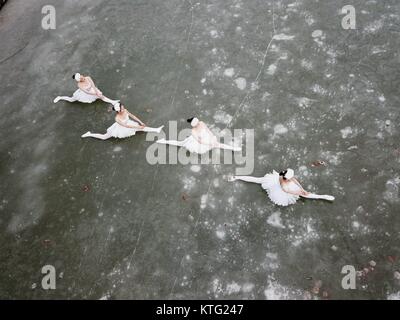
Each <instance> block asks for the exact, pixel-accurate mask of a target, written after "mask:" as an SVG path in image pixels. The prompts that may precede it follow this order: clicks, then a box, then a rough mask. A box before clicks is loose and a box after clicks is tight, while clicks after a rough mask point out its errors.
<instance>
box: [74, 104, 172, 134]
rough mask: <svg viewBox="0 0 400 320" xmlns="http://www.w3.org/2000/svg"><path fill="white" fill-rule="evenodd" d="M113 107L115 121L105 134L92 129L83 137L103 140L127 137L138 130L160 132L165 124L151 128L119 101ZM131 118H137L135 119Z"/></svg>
mask: <svg viewBox="0 0 400 320" xmlns="http://www.w3.org/2000/svg"><path fill="white" fill-rule="evenodd" d="M113 109H114V111H115V112H117V115H116V116H115V123H114V124H113V125H112V126H111V127H109V128H108V129H107V132H106V133H105V134H99V133H91V132H90V131H88V132H86V133H85V134H83V135H82V138H88V137H92V138H97V139H101V140H106V139H109V138H112V137H113V138H127V137H130V136H134V135H135V134H136V132H137V131H144V132H156V133H160V132H161V130H162V128H163V127H164V126H161V127H158V128H150V127H148V126H146V125H145V124H144V123H143V122H142V121H141V120H140V119H139V118H138V117H136V116H135V115H133V114H132V113H130V112H129V111H128V110H127V109H125V107H124V106H123V105H122V104H121V103H119V102H117V103H116V104H115V105H114V106H113ZM130 118H132V119H134V120H136V121H137V122H136V121H133V120H131V119H130Z"/></svg>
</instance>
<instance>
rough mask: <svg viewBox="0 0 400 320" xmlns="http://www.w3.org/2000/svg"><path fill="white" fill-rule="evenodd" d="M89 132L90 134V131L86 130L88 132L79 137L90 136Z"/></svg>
mask: <svg viewBox="0 0 400 320" xmlns="http://www.w3.org/2000/svg"><path fill="white" fill-rule="evenodd" d="M90 134H91V132H90V131H88V132H86V133H85V134H83V135H81V138H86V137H89V136H90Z"/></svg>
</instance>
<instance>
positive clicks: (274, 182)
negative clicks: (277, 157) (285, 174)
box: [261, 170, 301, 206]
mask: <svg viewBox="0 0 400 320" xmlns="http://www.w3.org/2000/svg"><path fill="white" fill-rule="evenodd" d="M261 186H262V188H263V189H264V190H265V191H267V193H268V196H269V198H270V199H271V201H272V202H273V203H275V204H277V205H279V206H288V205H290V204H295V203H296V201H297V200H298V199H299V196H295V195H294V194H290V193H287V192H285V191H284V190H283V189H282V187H281V184H280V182H279V173H278V172H276V171H275V170H274V171H273V172H272V173H268V174H266V175H265V176H264V182H263V183H262V184H261ZM287 187H288V188H290V191H295V192H297V191H300V190H301V189H300V187H299V186H298V185H297V184H295V183H291V184H288V185H287Z"/></svg>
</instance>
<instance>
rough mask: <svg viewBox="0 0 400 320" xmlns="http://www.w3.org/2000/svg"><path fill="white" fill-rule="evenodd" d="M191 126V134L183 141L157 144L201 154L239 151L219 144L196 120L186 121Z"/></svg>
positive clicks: (203, 124)
mask: <svg viewBox="0 0 400 320" xmlns="http://www.w3.org/2000/svg"><path fill="white" fill-rule="evenodd" d="M187 122H189V123H190V124H191V125H192V127H193V128H192V134H191V135H190V136H189V137H187V138H186V139H185V140H183V141H175V140H165V139H160V140H158V141H156V142H157V143H163V144H170V145H173V146H178V147H185V148H186V149H187V150H189V151H190V152H194V153H199V154H203V153H206V152H208V151H210V150H211V149H218V148H219V149H226V150H232V151H241V150H242V149H241V148H239V147H232V146H229V145H227V144H223V143H219V142H218V139H217V137H216V136H215V135H214V134H213V133H212V132H211V130H210V129H208V127H207V125H206V124H205V123H204V122H203V121H200V120H199V119H197V118H190V119H188V120H187Z"/></svg>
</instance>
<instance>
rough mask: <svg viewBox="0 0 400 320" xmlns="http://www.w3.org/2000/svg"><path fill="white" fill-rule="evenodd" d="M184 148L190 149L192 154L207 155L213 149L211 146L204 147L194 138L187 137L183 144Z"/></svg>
mask: <svg viewBox="0 0 400 320" xmlns="http://www.w3.org/2000/svg"><path fill="white" fill-rule="evenodd" d="M182 147H185V148H186V149H188V150H189V151H190V152H194V153H199V154H203V153H207V152H208V151H210V150H211V149H212V147H211V146H209V145H204V144H201V143H199V142H198V141H197V140H196V139H195V138H194V137H193V136H189V137H187V138H186V139H185V140H184V141H183V142H182Z"/></svg>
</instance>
